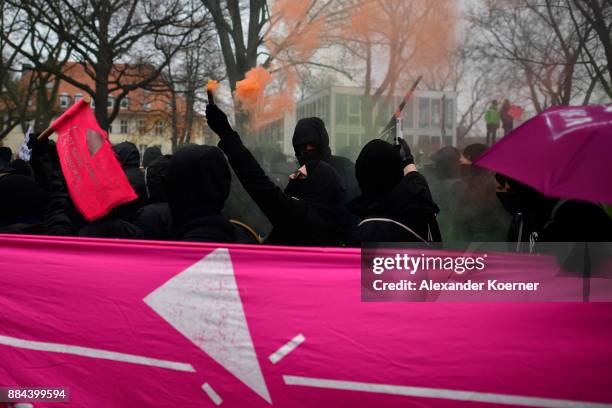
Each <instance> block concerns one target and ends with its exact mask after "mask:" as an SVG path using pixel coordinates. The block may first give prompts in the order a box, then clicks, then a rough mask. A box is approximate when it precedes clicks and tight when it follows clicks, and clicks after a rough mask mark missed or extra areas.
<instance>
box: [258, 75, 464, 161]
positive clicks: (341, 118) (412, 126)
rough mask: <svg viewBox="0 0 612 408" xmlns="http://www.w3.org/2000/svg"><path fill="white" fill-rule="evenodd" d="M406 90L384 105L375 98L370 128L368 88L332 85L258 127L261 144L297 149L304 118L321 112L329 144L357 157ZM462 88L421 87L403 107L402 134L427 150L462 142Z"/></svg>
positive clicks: (379, 130) (335, 148)
mask: <svg viewBox="0 0 612 408" xmlns="http://www.w3.org/2000/svg"><path fill="white" fill-rule="evenodd" d="M402 97H403V95H397V96H395V97H394V98H392V100H390V101H389V103H387V104H386V106H384V104H383V103H382V101H381V102H379V103H376V104H373V105H374V106H373V107H372V109H373V112H372V113H371V115H372V118H373V121H374V125H373V126H372V128H373V129H374V131H373V132H372V133H371V134H366V127H365V121H366V120H365V119H364V116H365V114H367V112H364V108H365V106H366V104H364V103H363V101H364V95H363V88H358V87H346V86H332V87H330V88H327V89H324V90H321V91H320V92H317V93H316V94H314V95H312V96H310V97H309V98H307V99H304V100H302V101H300V102H299V103H297V104H296V107H295V111H293V112H289V113H287V114H285V116H284V117H283V119H281V120H278V121H275V122H272V123H269V124H268V125H267V126H265V127H264V128H263V129H261V130H260V131H259V132H258V135H257V141H258V143H259V144H267V145H275V146H278V148H279V149H280V150H282V151H283V153H285V154H288V155H292V154H293V147H292V143H291V138H292V136H293V129H294V127H295V124H296V122H297V121H298V120H299V119H302V118H306V117H312V116H316V117H319V118H321V119H322V120H323V121H324V122H325V126H326V128H327V131H328V133H329V137H330V147H331V149H332V151H333V152H334V153H335V154H341V155H346V156H348V157H352V158H354V157H355V156H356V155H357V154H358V152H359V151H360V150H361V147H362V146H363V145H364V144H365V143H367V142H368V141H370V140H372V139H375V138H377V137H379V133H380V132H381V130H382V129H383V128H384V126H385V125H386V124H387V122H388V121H389V120H390V118H391V117H392V116H393V112H394V111H395V108H396V107H397V106H398V105H399V104H400V102H401V100H402ZM456 127H457V93H455V92H439V91H416V92H415V93H414V94H413V96H412V97H411V98H410V99H409V100H408V103H407V104H406V106H405V108H404V110H403V112H402V131H403V136H404V138H406V140H408V142H409V143H410V145H411V146H412V147H413V149H414V148H417V149H419V150H423V151H424V152H429V151H433V150H436V149H438V148H440V147H442V146H456V144H457V139H456V135H457V129H456Z"/></svg>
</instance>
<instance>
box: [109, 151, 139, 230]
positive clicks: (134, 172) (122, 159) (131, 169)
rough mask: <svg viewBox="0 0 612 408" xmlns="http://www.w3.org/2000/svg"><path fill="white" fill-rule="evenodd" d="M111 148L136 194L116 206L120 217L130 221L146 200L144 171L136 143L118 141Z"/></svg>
mask: <svg viewBox="0 0 612 408" xmlns="http://www.w3.org/2000/svg"><path fill="white" fill-rule="evenodd" d="M113 150H114V152H115V155H116V156H117V160H118V161H119V164H121V168H122V169H123V172H124V173H125V175H126V177H127V179H128V181H129V182H130V185H131V186H132V188H133V189H134V191H135V192H136V194H137V195H138V199H136V200H134V201H130V202H129V203H127V204H123V205H121V206H119V207H118V208H117V212H118V214H119V216H120V217H121V218H123V219H124V220H126V221H130V222H132V221H133V220H134V218H135V216H136V212H137V211H138V209H139V208H140V207H142V206H143V205H144V203H145V201H146V191H145V190H146V189H145V182H144V173H143V172H142V171H141V170H140V153H139V152H138V148H137V147H136V145H135V144H134V143H131V142H121V143H118V144H116V145H114V146H113Z"/></svg>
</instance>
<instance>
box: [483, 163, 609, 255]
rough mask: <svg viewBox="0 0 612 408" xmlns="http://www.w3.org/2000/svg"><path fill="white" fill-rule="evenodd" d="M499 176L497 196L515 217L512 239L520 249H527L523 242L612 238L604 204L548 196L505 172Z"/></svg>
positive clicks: (497, 177)
mask: <svg viewBox="0 0 612 408" xmlns="http://www.w3.org/2000/svg"><path fill="white" fill-rule="evenodd" d="M495 179H496V181H497V197H498V198H499V200H500V201H501V203H502V205H503V206H504V208H505V209H506V211H508V212H509V213H510V215H511V216H512V223H511V225H510V230H509V232H508V240H509V241H510V242H516V250H517V251H521V250H525V249H527V248H526V246H523V245H522V243H523V242H530V243H531V246H533V244H534V243H535V242H537V241H540V242H610V241H612V220H611V219H610V217H609V216H608V215H607V214H606V212H605V210H604V209H603V208H602V207H601V206H599V205H597V204H594V203H590V202H586V201H578V200H564V199H558V198H550V197H546V196H544V195H543V194H542V193H540V192H539V191H536V190H535V189H533V188H532V187H530V186H528V185H526V184H523V183H521V182H518V181H516V180H514V179H511V178H509V177H505V176H503V175H501V174H496V175H495ZM529 250H530V251H531V250H532V248H529Z"/></svg>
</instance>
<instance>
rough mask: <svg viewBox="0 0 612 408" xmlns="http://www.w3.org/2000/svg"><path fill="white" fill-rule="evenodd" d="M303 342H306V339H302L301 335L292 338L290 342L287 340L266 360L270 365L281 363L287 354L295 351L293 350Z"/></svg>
mask: <svg viewBox="0 0 612 408" xmlns="http://www.w3.org/2000/svg"><path fill="white" fill-rule="evenodd" d="M304 341H306V338H305V337H304V335H303V334H302V333H300V334H298V335H297V336H295V337H294V338H292V339H291V340H289V342H288V343H287V344H285V345H284V346H282V347H281V348H279V349H278V350H276V351H275V352H274V353H272V354H270V357H268V358H269V359H270V361H271V362H272V364H276V363H278V362H279V361H281V360H282V359H283V358H285V356H286V355H287V354H289V353H291V352H292V351H293V350H295V348H296V347H297V346H299V345H300V344H302V343H303V342H304Z"/></svg>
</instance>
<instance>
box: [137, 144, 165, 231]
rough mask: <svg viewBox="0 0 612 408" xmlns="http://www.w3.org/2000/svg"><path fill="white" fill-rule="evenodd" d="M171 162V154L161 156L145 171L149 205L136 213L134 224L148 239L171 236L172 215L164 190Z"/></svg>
mask: <svg viewBox="0 0 612 408" xmlns="http://www.w3.org/2000/svg"><path fill="white" fill-rule="evenodd" d="M171 160H172V156H171V155H169V154H167V155H164V156H159V157H158V158H156V159H154V160H153V161H152V162H151V163H150V164H149V166H148V167H146V168H145V171H144V177H145V188H146V192H147V204H146V205H145V206H143V207H142V208H140V209H139V210H138V212H137V213H136V219H135V220H134V224H135V225H136V226H137V227H139V228H140V229H142V231H143V232H144V235H145V237H146V238H147V239H156V240H163V239H170V236H171V231H172V214H171V213H170V207H169V206H168V198H167V197H166V191H165V189H164V184H165V182H166V177H167V176H168V171H169V169H170V163H171Z"/></svg>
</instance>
